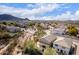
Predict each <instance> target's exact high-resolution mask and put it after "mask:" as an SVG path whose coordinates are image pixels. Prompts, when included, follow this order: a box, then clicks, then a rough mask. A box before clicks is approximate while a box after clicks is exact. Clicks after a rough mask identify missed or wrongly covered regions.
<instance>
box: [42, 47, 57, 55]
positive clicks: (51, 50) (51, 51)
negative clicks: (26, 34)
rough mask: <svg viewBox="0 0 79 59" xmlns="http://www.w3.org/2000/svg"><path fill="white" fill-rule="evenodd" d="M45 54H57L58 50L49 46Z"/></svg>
mask: <svg viewBox="0 0 79 59" xmlns="http://www.w3.org/2000/svg"><path fill="white" fill-rule="evenodd" d="M43 54H44V55H57V53H56V50H55V49H53V48H49V47H47V48H46V49H45V50H44V52H43Z"/></svg>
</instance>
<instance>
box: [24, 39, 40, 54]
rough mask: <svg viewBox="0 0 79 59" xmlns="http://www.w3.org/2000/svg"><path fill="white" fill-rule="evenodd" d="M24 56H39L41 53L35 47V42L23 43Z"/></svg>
mask: <svg viewBox="0 0 79 59" xmlns="http://www.w3.org/2000/svg"><path fill="white" fill-rule="evenodd" d="M24 54H29V55H40V54H41V52H40V51H39V50H38V49H37V47H36V46H35V42H33V41H32V40H29V41H27V42H26V43H25V46H24Z"/></svg>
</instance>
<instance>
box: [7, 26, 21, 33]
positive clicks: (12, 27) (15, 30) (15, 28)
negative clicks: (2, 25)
mask: <svg viewBox="0 0 79 59" xmlns="http://www.w3.org/2000/svg"><path fill="white" fill-rule="evenodd" d="M6 30H7V31H10V32H19V31H21V28H19V27H15V26H6Z"/></svg>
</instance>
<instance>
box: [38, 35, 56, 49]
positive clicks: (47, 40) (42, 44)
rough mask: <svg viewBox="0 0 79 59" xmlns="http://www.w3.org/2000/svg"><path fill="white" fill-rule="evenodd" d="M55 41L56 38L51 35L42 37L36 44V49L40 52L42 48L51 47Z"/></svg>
mask: <svg viewBox="0 0 79 59" xmlns="http://www.w3.org/2000/svg"><path fill="white" fill-rule="evenodd" d="M55 40H56V36H55V35H53V34H50V35H47V36H44V37H43V38H41V39H40V40H39V41H38V42H37V47H38V48H39V49H40V50H43V49H44V48H46V47H48V46H51V45H52V44H53V42H54V41H55Z"/></svg>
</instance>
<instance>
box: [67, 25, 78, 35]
mask: <svg viewBox="0 0 79 59" xmlns="http://www.w3.org/2000/svg"><path fill="white" fill-rule="evenodd" d="M68 33H69V34H70V35H73V36H76V35H77V34H78V30H77V28H76V27H75V26H72V25H70V26H68Z"/></svg>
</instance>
